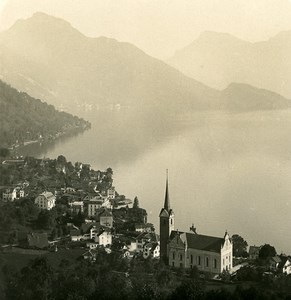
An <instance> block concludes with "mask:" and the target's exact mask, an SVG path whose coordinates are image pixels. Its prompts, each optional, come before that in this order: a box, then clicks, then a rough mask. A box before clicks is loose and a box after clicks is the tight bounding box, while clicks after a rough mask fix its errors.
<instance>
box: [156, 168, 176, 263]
mask: <svg viewBox="0 0 291 300" xmlns="http://www.w3.org/2000/svg"><path fill="white" fill-rule="evenodd" d="M159 217H160V258H161V259H162V260H163V261H165V262H167V260H168V242H169V237H170V234H171V232H172V231H173V230H174V217H175V216H174V212H173V210H172V209H171V206H170V197H169V178H168V170H167V178H166V192H165V200H164V207H163V208H162V209H161V212H160V215H159Z"/></svg>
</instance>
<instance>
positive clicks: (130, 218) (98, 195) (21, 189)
mask: <svg viewBox="0 0 291 300" xmlns="http://www.w3.org/2000/svg"><path fill="white" fill-rule="evenodd" d="M3 166H4V168H6V169H7V170H10V176H12V177H13V176H14V179H13V182H16V181H17V180H18V179H19V178H18V177H22V178H23V176H24V177H25V178H24V180H22V181H18V182H17V183H16V184H13V185H11V186H5V187H2V190H1V202H2V204H1V205H2V206H3V205H4V204H6V203H12V204H13V205H14V206H15V207H16V208H17V207H18V208H19V209H20V207H19V203H21V201H29V200H30V201H31V203H33V205H34V206H35V208H36V209H37V210H38V213H39V214H43V215H44V216H43V217H48V218H55V217H56V219H58V220H57V224H55V222H54V220H52V224H49V225H50V226H42V224H40V225H41V226H34V225H33V222H32V221H31V220H30V221H28V222H25V224H22V225H24V226H22V228H21V229H17V226H15V228H14V229H13V230H12V232H11V234H12V235H13V238H14V240H13V245H14V247H15V246H16V245H17V247H22V248H30V249H50V250H53V251H58V248H62V247H65V248H66V249H69V247H70V245H72V243H75V245H74V246H73V247H76V244H79V245H80V247H82V248H83V247H84V246H85V247H86V248H87V250H86V251H84V254H83V257H84V258H85V259H89V260H92V261H94V260H95V257H96V254H97V252H98V249H99V250H100V248H102V249H103V250H104V251H106V252H107V253H111V251H112V250H111V248H112V247H114V245H118V251H119V252H120V255H121V257H131V258H132V257H133V256H134V255H141V256H142V257H144V258H147V257H149V256H152V257H153V258H158V257H159V237H158V235H157V234H156V233H155V229H154V226H153V224H150V223H147V212H146V211H145V210H144V209H142V208H140V207H139V200H138V198H135V199H134V201H132V200H130V199H126V198H125V196H123V195H119V194H118V193H117V191H116V190H115V188H114V186H112V182H113V180H112V175H113V172H112V170H111V169H110V168H108V169H107V170H106V171H104V172H102V171H94V170H93V169H92V168H91V167H90V165H88V164H82V163H76V164H75V166H72V164H71V163H67V162H66V159H65V158H64V157H61V156H60V157H59V158H58V159H57V160H50V159H35V158H26V159H9V160H3V161H2V167H3ZM28 169H29V170H28ZM32 169H34V170H37V172H36V173H35V174H34V175H30V174H32V173H33V172H32ZM12 174H13V175H12ZM20 174H21V175H20ZM23 174H26V175H23ZM52 174H53V175H54V176H53V175H52ZM8 177H9V176H8ZM68 183H70V184H68ZM28 199H29V200H28ZM131 204H132V205H131ZM129 206H132V207H129ZM45 214H46V216H45ZM30 217H31V218H32V216H30ZM36 227H37V228H36ZM41 227H42V228H41ZM35 228H36V229H35ZM7 241H9V239H8V240H7ZM2 244H3V243H2ZM7 244H8V243H7ZM7 244H6V245H2V249H4V251H5V248H7ZM15 248H16V247H15Z"/></svg>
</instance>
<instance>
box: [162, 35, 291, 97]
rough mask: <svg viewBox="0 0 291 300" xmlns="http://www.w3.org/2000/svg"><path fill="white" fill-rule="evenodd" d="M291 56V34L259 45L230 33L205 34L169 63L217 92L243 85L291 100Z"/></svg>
mask: <svg viewBox="0 0 291 300" xmlns="http://www.w3.org/2000/svg"><path fill="white" fill-rule="evenodd" d="M290 53H291V31H285V32H281V33H279V34H277V35H276V36H274V37H272V38H270V39H269V40H267V41H261V42H256V43H251V42H248V41H244V40H241V39H238V38H236V37H234V36H232V35H230V34H226V33H217V32H204V33H202V34H201V35H200V36H199V37H198V39H196V40H194V41H193V42H192V43H191V44H189V45H188V46H186V47H184V48H183V49H180V50H179V51H177V52H176V53H175V55H174V56H173V57H171V58H170V59H168V60H167V63H169V64H170V65H171V66H173V67H175V68H177V69H178V70H180V71H181V72H183V73H184V74H185V75H187V76H190V77H192V78H195V79H196V80H199V81H201V82H203V83H205V84H207V85H209V86H211V87H214V88H217V89H224V88H226V87H227V86H228V85H229V84H230V83H232V82H241V83H246V84H249V85H253V86H256V87H259V88H263V89H268V90H272V91H274V92H276V93H279V94H281V95H283V96H285V97H287V98H291V88H290V86H291V81H290V78H291V67H290V66H291V54H290Z"/></svg>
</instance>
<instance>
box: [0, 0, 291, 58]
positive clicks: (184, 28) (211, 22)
mask: <svg viewBox="0 0 291 300" xmlns="http://www.w3.org/2000/svg"><path fill="white" fill-rule="evenodd" d="M5 2H6V4H5ZM4 4H5V5H4ZM0 10H1V12H2V13H1V20H0V26H1V29H5V28H7V27H9V26H10V25H11V24H12V23H13V22H14V21H15V20H16V19H18V18H26V17H29V16H30V15H32V13H33V12H35V11H43V12H46V13H48V14H51V15H55V16H59V17H62V18H64V19H66V20H68V21H69V22H70V23H71V24H72V25H73V26H74V27H76V28H78V29H79V30H80V31H81V32H83V33H84V34H86V35H89V36H102V35H103V36H107V37H113V38H116V39H118V40H119V41H128V42H131V43H133V44H135V45H137V46H138V47H139V48H141V49H143V50H145V51H146V52H147V53H149V54H151V55H154V56H156V57H160V58H167V57H169V56H171V55H172V54H173V53H174V51H175V50H177V49H179V48H181V47H184V46H185V45H187V44H189V43H190V42H192V41H193V40H194V39H196V38H197V37H198V36H199V34H200V33H201V32H203V31H205V30H214V31H219V32H228V33H231V34H234V35H236V36H238V37H241V38H243V39H247V40H250V41H257V40H261V39H267V38H268V37H270V36H272V35H275V34H277V33H278V32H279V31H282V30H291V1H290V0H0Z"/></svg>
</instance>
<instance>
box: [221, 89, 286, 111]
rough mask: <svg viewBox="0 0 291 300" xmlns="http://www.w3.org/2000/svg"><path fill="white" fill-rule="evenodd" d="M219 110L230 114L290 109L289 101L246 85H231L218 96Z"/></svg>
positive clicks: (275, 94)
mask: <svg viewBox="0 0 291 300" xmlns="http://www.w3.org/2000/svg"><path fill="white" fill-rule="evenodd" d="M219 103H220V109H221V110H225V111H231V112H247V111H257V110H283V109H288V108H291V100H288V99H286V98H284V97H283V96H281V95H279V94H277V93H274V92H271V91H268V90H264V89H258V88H255V87H253V86H250V85H248V84H242V83H231V84H230V85H229V86H228V87H227V88H226V89H224V90H223V91H222V92H221V95H220V101H219Z"/></svg>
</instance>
